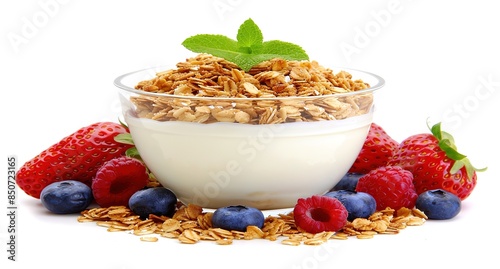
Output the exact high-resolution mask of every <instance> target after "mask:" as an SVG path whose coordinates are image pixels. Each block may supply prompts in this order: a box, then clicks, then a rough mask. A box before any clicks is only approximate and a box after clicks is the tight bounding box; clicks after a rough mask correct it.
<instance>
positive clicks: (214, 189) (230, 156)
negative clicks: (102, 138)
mask: <svg viewBox="0 0 500 269" xmlns="http://www.w3.org/2000/svg"><path fill="white" fill-rule="evenodd" d="M125 121H126V122H127V124H128V126H129V128H130V133H131V135H132V137H133V139H134V143H135V144H136V147H137V149H138V151H139V153H140V155H141V157H142V158H143V160H144V161H145V163H146V164H147V166H148V167H149V169H150V170H151V172H152V173H153V174H154V175H155V176H156V177H157V179H158V181H159V182H160V183H161V184H162V185H163V186H164V187H167V188H169V189H171V190H172V191H174V192H175V193H176V195H177V196H178V197H179V199H180V200H181V201H182V202H184V203H194V204H198V205H200V206H203V207H205V208H219V207H223V206H227V205H235V204H243V205H247V206H253V207H257V208H260V209H277V208H289V207H293V206H294V205H295V203H296V202H297V199H298V198H300V197H308V196H311V195H313V194H322V193H324V192H326V191H328V190H329V189H330V188H332V187H333V186H334V185H335V184H336V183H337V182H338V181H339V180H340V178H341V177H342V176H343V175H344V174H345V173H346V172H347V170H348V168H349V167H350V166H351V164H352V163H353V162H354V160H355V159H356V156H357V154H358V153H359V150H360V149H361V147H362V145H363V142H364V139H365V137H366V135H367V133H368V130H369V127H370V124H371V122H372V113H368V114H365V115H361V116H355V117H351V118H347V119H343V120H336V121H335V120H334V121H317V122H293V123H283V124H262V125H248V124H238V123H224V122H216V123H211V124H199V123H192V122H182V121H164V122H160V121H155V120H151V119H146V118H137V117H135V116H133V114H132V113H130V112H129V113H125Z"/></svg>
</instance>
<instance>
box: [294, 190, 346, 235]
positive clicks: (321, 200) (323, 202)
mask: <svg viewBox="0 0 500 269" xmlns="http://www.w3.org/2000/svg"><path fill="white" fill-rule="evenodd" d="M347 215H348V212H347V209H346V208H345V207H344V205H343V204H342V203H341V202H340V201H339V200H337V199H336V198H332V197H327V196H320V195H313V196H311V197H309V198H300V199H299V200H298V201H297V204H296V205H295V207H294V209H293V216H294V219H295V225H297V226H298V227H299V228H301V229H303V230H305V231H306V232H309V233H320V232H324V231H329V232H336V231H338V230H340V229H342V228H343V227H344V225H345V224H346V223H347Z"/></svg>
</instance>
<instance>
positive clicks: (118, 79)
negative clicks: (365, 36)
mask: <svg viewBox="0 0 500 269" xmlns="http://www.w3.org/2000/svg"><path fill="white" fill-rule="evenodd" d="M162 68H163V69H162ZM333 68H335V69H339V70H341V71H346V72H349V73H352V72H357V73H360V74H365V75H368V76H371V77H372V78H373V79H375V80H376V83H375V85H370V87H369V88H366V89H363V90H358V91H351V92H346V93H334V94H325V95H314V96H282V97H246V98H243V97H212V96H193V95H175V94H167V93H155V92H148V91H143V90H138V89H135V88H132V87H130V86H127V85H125V84H124V83H123V80H124V79H125V78H127V77H129V76H131V75H134V74H138V73H141V72H146V71H151V70H156V69H160V70H163V71H165V70H168V69H172V68H168V67H164V66H159V67H149V68H143V69H139V70H136V71H131V72H128V73H125V74H122V75H120V76H118V77H116V78H115V79H114V81H113V84H114V85H115V86H116V87H118V88H119V89H122V90H125V91H127V92H130V93H134V94H138V95H147V96H152V97H163V98H176V99H184V100H186V99H190V100H204V101H209V100H217V101H232V102H238V101H240V102H241V101H277V100H315V99H323V98H331V97H335V98H338V97H347V96H353V95H362V94H366V93H371V92H374V91H376V90H378V89H380V88H382V87H383V86H384V85H385V80H384V79H383V78H382V77H381V76H379V75H377V74H374V73H371V72H367V71H363V70H360V69H353V68H342V67H333ZM333 68H330V69H333ZM158 72H161V71H158ZM158 72H155V73H158ZM356 79H363V78H356ZM137 83H139V81H137Z"/></svg>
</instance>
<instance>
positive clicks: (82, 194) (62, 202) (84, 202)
mask: <svg viewBox="0 0 500 269" xmlns="http://www.w3.org/2000/svg"><path fill="white" fill-rule="evenodd" d="M40 200H41V202H42V205H43V206H44V207H45V208H47V209H48V210H49V211H51V212H53V213H56V214H71V213H77V212H81V211H82V210H84V209H86V208H87V207H88V206H89V205H90V204H91V203H92V201H93V200H94V197H93V196H92V189H91V188H90V187H89V186H87V185H85V184H84V183H82V182H80V181H76V180H64V181H58V182H54V183H51V184H49V185H47V186H46V187H45V188H43V190H42V192H41V193H40Z"/></svg>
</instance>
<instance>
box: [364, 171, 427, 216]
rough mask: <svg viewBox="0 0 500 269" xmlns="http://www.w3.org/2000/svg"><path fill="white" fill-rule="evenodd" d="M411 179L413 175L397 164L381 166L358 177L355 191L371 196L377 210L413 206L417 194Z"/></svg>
mask: <svg viewBox="0 0 500 269" xmlns="http://www.w3.org/2000/svg"><path fill="white" fill-rule="evenodd" d="M412 181H413V175H412V174H411V173H410V172H409V171H407V170H404V169H403V168H401V167H399V166H383V167H379V168H376V169H374V170H372V171H370V172H369V173H368V174H366V175H364V176H362V177H360V178H359V180H358V184H357V185H356V191H357V192H366V193H368V194H370V195H371V196H373V198H375V201H376V202H377V210H382V209H385V208H387V207H390V208H392V209H396V210H397V209H400V208H402V207H406V208H413V207H415V203H416V201H417V198H418V195H417V192H416V191H415V187H414V186H413V182H412Z"/></svg>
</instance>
